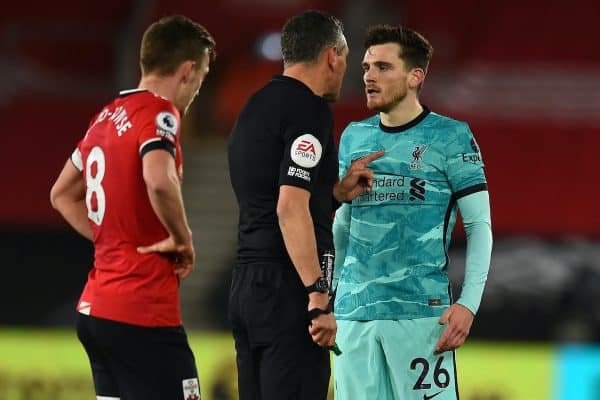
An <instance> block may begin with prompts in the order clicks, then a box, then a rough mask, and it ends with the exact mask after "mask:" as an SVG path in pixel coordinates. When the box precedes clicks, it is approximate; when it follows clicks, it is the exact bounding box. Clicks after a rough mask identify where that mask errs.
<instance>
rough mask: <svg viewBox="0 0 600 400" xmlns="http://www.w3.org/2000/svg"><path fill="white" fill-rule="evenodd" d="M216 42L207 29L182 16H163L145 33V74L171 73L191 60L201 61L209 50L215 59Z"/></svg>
mask: <svg viewBox="0 0 600 400" xmlns="http://www.w3.org/2000/svg"><path fill="white" fill-rule="evenodd" d="M215 45H216V44H215V40H214V39H213V37H212V36H211V34H210V33H209V32H208V31H207V30H206V28H204V27H203V26H202V25H200V24H198V23H196V22H194V21H192V20H191V19H189V18H187V17H185V16H183V15H172V16H169V17H164V18H161V19H160V20H159V21H157V22H155V23H153V24H152V25H150V26H149V27H148V29H146V32H144V36H143V38H142V44H141V48H140V67H141V69H142V75H146V74H149V73H156V74H159V75H171V74H173V73H174V72H175V71H176V70H177V67H178V66H179V65H181V63H182V62H184V61H188V60H192V61H197V62H198V64H199V62H200V61H202V57H203V56H204V54H205V51H206V50H207V49H208V54H209V57H210V59H211V60H214V58H215V56H216V52H215Z"/></svg>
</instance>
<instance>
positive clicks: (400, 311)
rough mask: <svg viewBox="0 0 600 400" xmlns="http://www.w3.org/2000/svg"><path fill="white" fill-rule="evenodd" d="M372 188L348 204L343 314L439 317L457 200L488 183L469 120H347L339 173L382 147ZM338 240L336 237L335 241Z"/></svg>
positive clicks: (446, 291) (339, 302) (340, 291)
mask: <svg viewBox="0 0 600 400" xmlns="http://www.w3.org/2000/svg"><path fill="white" fill-rule="evenodd" d="M381 149H383V150H385V155H384V156H383V157H381V158H379V159H377V160H375V161H373V162H372V163H371V164H369V167H370V168H371V169H372V170H373V171H374V173H375V180H374V183H373V188H372V191H371V192H366V191H365V192H363V194H361V195H360V196H359V197H357V198H356V199H354V201H353V202H352V204H351V208H350V210H351V211H350V217H351V218H350V221H349V224H350V225H349V237H348V240H347V248H346V249H344V250H345V251H340V252H339V253H341V254H345V257H344V259H343V260H336V265H338V269H340V270H338V271H336V275H338V277H339V281H338V286H337V296H336V302H335V314H336V317H337V318H338V319H348V320H374V319H412V318H425V317H434V316H440V315H441V314H442V312H443V311H444V309H445V308H447V307H448V305H449V304H450V302H451V294H450V287H449V282H448V276H447V267H448V247H449V245H450V235H451V233H452V230H453V228H454V225H455V222H456V201H457V200H458V199H459V198H460V197H462V196H465V195H468V194H471V193H474V192H478V191H481V190H487V184H486V179H485V174H484V171H483V162H482V158H481V153H480V151H479V147H478V145H477V142H476V141H475V139H474V137H473V134H472V133H471V131H470V129H469V127H468V125H467V124H466V123H464V122H460V121H456V120H453V119H451V118H448V117H445V116H442V115H439V114H436V113H433V112H430V111H429V110H428V109H425V110H424V111H423V113H421V114H420V115H419V117H417V118H416V119H415V120H414V121H412V122H410V123H408V124H406V125H403V126H400V127H396V128H388V127H385V126H383V125H382V124H381V122H380V118H379V115H377V116H374V117H371V118H369V119H366V120H364V121H361V122H354V123H351V124H350V125H348V127H347V128H346V129H345V131H344V132H343V134H342V137H341V139H340V146H339V160H340V177H343V176H344V175H345V173H346V170H347V168H348V167H349V165H350V163H351V162H352V161H353V160H356V159H359V158H361V157H364V156H366V155H368V154H370V153H373V152H375V151H378V150H381ZM338 242H339V241H338Z"/></svg>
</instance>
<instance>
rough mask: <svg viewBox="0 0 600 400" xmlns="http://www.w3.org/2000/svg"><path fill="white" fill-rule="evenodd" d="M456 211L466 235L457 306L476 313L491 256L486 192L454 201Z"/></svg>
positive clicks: (489, 219) (488, 202)
mask: <svg viewBox="0 0 600 400" xmlns="http://www.w3.org/2000/svg"><path fill="white" fill-rule="evenodd" d="M458 209H459V210H460V214H461V217H462V220H463V225H464V227H465V233H466V236H467V257H466V265H465V280H464V282H463V286H462V291H461V294H460V298H459V299H458V300H457V303H459V304H461V305H463V306H465V307H467V308H468V309H469V310H471V312H472V313H473V314H476V313H477V310H478V309H479V305H480V303H481V298H482V296H483V289H484V287H485V282H486V280H487V276H488V271H489V268H490V260H491V256H492V222H491V216H490V198H489V194H488V192H487V191H480V192H476V193H472V194H469V195H467V196H464V197H462V198H460V199H458Z"/></svg>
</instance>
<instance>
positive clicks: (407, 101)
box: [379, 96, 423, 126]
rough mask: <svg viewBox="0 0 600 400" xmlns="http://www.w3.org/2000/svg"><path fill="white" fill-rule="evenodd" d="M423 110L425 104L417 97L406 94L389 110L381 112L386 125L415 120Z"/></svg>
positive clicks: (399, 124)
mask: <svg viewBox="0 0 600 400" xmlns="http://www.w3.org/2000/svg"><path fill="white" fill-rule="evenodd" d="M422 112H423V106H422V105H421V103H419V99H418V98H416V97H413V98H411V97H410V96H406V97H405V98H404V99H403V100H402V101H400V103H398V104H397V105H396V107H394V108H393V109H392V110H390V111H389V112H386V113H384V112H380V113H379V117H380V118H381V123H382V124H383V125H385V126H402V125H404V124H407V123H409V122H410V121H412V120H414V119H415V118H417V117H418V116H419V114H421V113H422Z"/></svg>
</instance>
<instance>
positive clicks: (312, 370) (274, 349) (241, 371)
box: [229, 263, 331, 400]
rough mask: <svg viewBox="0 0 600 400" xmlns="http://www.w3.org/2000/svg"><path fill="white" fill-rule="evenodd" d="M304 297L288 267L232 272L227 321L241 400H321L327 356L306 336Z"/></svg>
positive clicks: (274, 265)
mask: <svg viewBox="0 0 600 400" xmlns="http://www.w3.org/2000/svg"><path fill="white" fill-rule="evenodd" d="M307 307H308V296H307V295H306V290H305V289H304V285H303V284H302V281H301V280H300V278H299V277H298V274H297V273H296V270H295V269H294V267H293V266H292V265H291V264H279V263H255V264H239V265H237V266H236V267H235V268H234V271H233V280H232V285H231V293H230V298H229V319H230V323H231V326H232V329H233V337H234V340H235V348H236V352H237V368H238V385H239V393H240V400H281V399H286V400H325V399H326V397H327V390H328V386H329V376H330V374H331V369H330V364H329V351H328V349H326V348H323V347H319V346H318V345H316V344H315V343H314V342H313V341H312V338H311V337H310V335H309V333H308V324H309V320H308V313H307Z"/></svg>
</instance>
